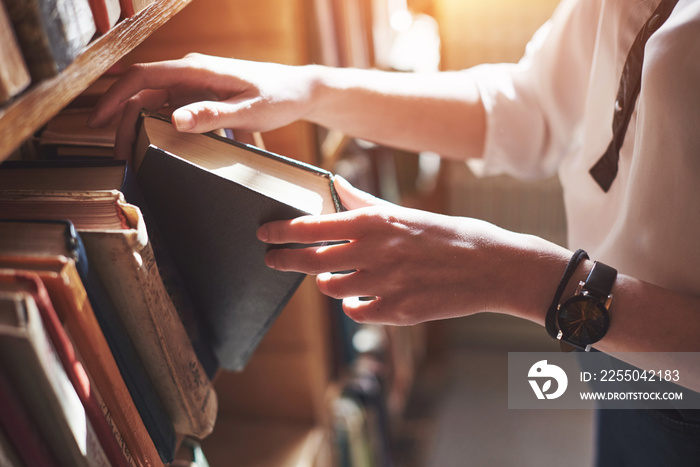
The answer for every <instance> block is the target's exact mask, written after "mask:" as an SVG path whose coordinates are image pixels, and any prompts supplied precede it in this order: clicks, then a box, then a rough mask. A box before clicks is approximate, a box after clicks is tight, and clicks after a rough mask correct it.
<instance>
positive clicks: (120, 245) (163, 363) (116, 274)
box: [0, 190, 217, 438]
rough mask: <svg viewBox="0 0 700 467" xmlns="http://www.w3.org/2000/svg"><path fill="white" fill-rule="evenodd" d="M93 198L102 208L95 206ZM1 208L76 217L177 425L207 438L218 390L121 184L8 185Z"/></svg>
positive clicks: (180, 430) (181, 430)
mask: <svg viewBox="0 0 700 467" xmlns="http://www.w3.org/2000/svg"><path fill="white" fill-rule="evenodd" d="M109 199H111V200H112V202H111V203H108V202H107V200H109ZM92 201H98V202H99V203H97V204H95V206H97V207H99V208H100V209H99V210H96V209H95V207H94V206H93V207H90V203H91V202H92ZM115 209H116V213H115V212H114V211H115ZM0 212H2V213H3V216H4V215H6V214H7V213H9V214H7V217H11V218H17V216H31V218H35V217H37V213H40V214H41V216H43V217H45V218H54V219H60V218H68V219H70V220H71V221H72V222H73V223H74V224H75V226H76V228H77V229H78V231H79V233H80V235H81V237H82V240H83V243H84V245H85V247H86V250H87V253H88V260H89V262H90V264H91V266H92V267H94V268H95V269H96V271H97V273H98V275H99V276H100V278H101V279H102V282H103V283H104V285H105V287H106V289H107V292H108V294H109V297H110V298H111V300H112V302H113V303H114V306H115V309H116V310H117V311H118V313H119V316H120V318H121V319H122V321H123V322H124V324H125V327H126V328H127V331H128V333H129V335H130V337H131V339H132V341H133V343H134V346H135V348H136V349H137V351H138V353H139V355H140V356H141V360H142V362H143V364H144V367H145V368H146V371H147V372H148V374H149V376H150V377H151V380H152V382H153V385H154V387H155V388H156V391H157V393H158V395H159V397H160V399H161V401H162V402H163V405H164V406H165V408H166V410H167V412H168V414H169V415H170V418H171V421H172V422H173V424H174V426H175V429H176V432H178V433H181V434H188V435H192V436H195V437H200V438H201V437H204V436H206V435H207V434H208V433H210V432H211V430H212V429H213V426H214V421H215V419H216V411H217V400H216V394H215V393H214V391H213V388H212V385H211V381H210V380H209V379H208V378H207V375H206V373H205V371H204V369H203V368H202V366H201V363H200V362H199V360H198V358H197V356H196V354H195V352H194V349H193V347H192V344H191V342H190V341H189V338H188V336H187V332H186V331H185V329H184V326H183V324H182V321H181V320H180V318H179V316H178V314H177V311H176V310H175V308H174V305H173V303H172V301H171V299H170V297H169V296H168V294H167V292H166V290H165V287H164V285H163V282H162V279H161V277H160V274H159V271H158V268H157V267H156V266H155V259H154V256H153V253H152V249H151V247H150V243H149V241H148V235H147V233H146V230H145V224H144V222H143V219H142V217H141V213H140V211H139V209H138V208H137V207H135V206H132V205H128V204H126V203H125V202H124V200H123V197H122V194H121V193H120V192H117V191H107V192H100V191H94V192H74V193H71V192H47V191H37V192H34V193H32V192H28V191H26V190H25V191H12V190H7V191H2V192H0ZM81 286H82V284H81ZM83 293H84V292H83ZM68 295H69V296H68V298H69V299H71V298H72V296H71V295H70V294H68ZM79 305H80V306H81V307H84V306H85V304H84V303H83V301H81V302H80V303H79ZM88 305H89V303H88ZM80 324H82V323H81V322H80V321H77V322H76V325H80ZM88 348H89V346H88ZM110 357H111V354H110ZM86 358H87V357H86Z"/></svg>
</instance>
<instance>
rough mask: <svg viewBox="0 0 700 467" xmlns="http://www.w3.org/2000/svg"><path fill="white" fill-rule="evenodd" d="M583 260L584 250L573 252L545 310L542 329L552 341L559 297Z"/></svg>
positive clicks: (555, 326) (586, 254)
mask: <svg viewBox="0 0 700 467" xmlns="http://www.w3.org/2000/svg"><path fill="white" fill-rule="evenodd" d="M584 259H588V253H586V252H585V251H584V250H581V249H578V250H576V251H575V252H574V254H573V255H572V256H571V259H570V260H569V262H568V264H567V265H566V269H565V270H564V274H563V275H562V277H561V280H560V281H559V286H558V287H557V290H556V291H555V292H554V298H553V300H552V304H551V305H549V309H548V310H547V314H546V315H545V318H544V327H545V329H546V330H547V334H549V335H550V337H551V338H552V339H556V338H557V333H558V329H557V323H556V315H557V307H558V306H559V302H560V301H561V296H562V294H563V293H564V289H566V285H567V284H568V283H569V280H571V276H573V275H574V271H576V268H577V267H578V265H579V263H581V261H583V260H584ZM589 277H590V274H589ZM606 297H607V295H606Z"/></svg>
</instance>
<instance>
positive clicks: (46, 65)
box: [4, 0, 72, 81]
mask: <svg viewBox="0 0 700 467" xmlns="http://www.w3.org/2000/svg"><path fill="white" fill-rule="evenodd" d="M4 1H5V5H6V6H7V12H8V14H9V16H10V20H11V21H12V24H13V25H14V28H15V33H16V34H17V39H18V41H19V45H20V48H21V49H22V54H23V55H24V59H25V61H26V63H27V67H28V68H29V73H30V75H31V77H32V79H33V80H34V81H40V80H42V79H45V78H50V77H52V76H55V75H56V74H57V73H58V72H59V71H61V70H62V69H63V68H65V67H66V66H67V65H68V64H69V63H70V61H71V60H72V58H71V57H69V55H68V54H67V52H68V46H67V43H66V41H65V37H62V35H61V34H60V32H59V29H58V28H57V27H56V26H57V25H56V24H55V22H52V21H49V22H48V23H47V24H45V23H44V19H45V18H50V15H49V16H47V15H44V14H43V12H44V11H46V10H49V11H50V10H51V9H52V7H53V8H55V6H56V0H47V1H46V2H40V0H4ZM51 43H54V44H55V45H54V47H52V46H51ZM54 52H56V53H58V55H54Z"/></svg>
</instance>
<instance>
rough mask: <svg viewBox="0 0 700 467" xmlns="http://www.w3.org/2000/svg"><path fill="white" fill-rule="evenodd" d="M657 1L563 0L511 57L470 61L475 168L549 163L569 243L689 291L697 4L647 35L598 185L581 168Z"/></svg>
mask: <svg viewBox="0 0 700 467" xmlns="http://www.w3.org/2000/svg"><path fill="white" fill-rule="evenodd" d="M659 3H660V0H564V1H563V2H562V3H561V4H560V5H559V6H558V8H557V10H556V11H555V13H554V15H553V17H552V18H551V20H550V21H549V22H547V23H546V24H545V25H544V26H543V27H542V28H540V30H539V31H538V32H537V33H536V34H535V36H534V37H533V38H532V40H531V42H530V43H529V44H528V47H527V51H526V53H525V56H524V57H523V59H522V60H521V61H520V62H519V63H518V64H497V65H492V64H489V65H481V66H478V67H476V68H474V69H472V70H469V71H468V73H470V74H471V75H473V76H474V78H475V79H476V81H477V85H478V88H479V91H480V93H481V97H482V99H483V102H484V105H485V108H486V113H487V136H486V145H485V152H484V155H483V161H480V162H481V164H482V165H481V170H482V172H483V173H484V174H495V173H501V172H505V173H509V174H511V175H514V176H517V177H519V178H525V179H527V178H538V177H544V176H548V175H551V174H553V173H554V172H555V171H558V173H559V178H560V180H561V183H562V186H563V189H564V202H565V205H566V208H567V217H568V220H567V225H568V232H569V234H568V236H569V238H568V241H569V246H570V247H571V248H572V249H575V248H583V249H585V250H587V251H588V252H589V254H590V255H591V258H592V259H600V260H602V261H604V262H606V263H608V264H610V265H611V266H614V267H616V268H617V269H618V270H619V271H620V272H621V273H624V274H629V275H632V276H634V277H637V278H639V279H642V280H645V281H648V282H651V283H655V284H657V285H661V286H664V287H666V288H669V289H672V290H676V291H679V292H688V293H694V294H700V1H695V0H679V1H678V4H677V5H676V7H675V9H674V10H673V12H672V14H671V16H670V17H669V18H668V20H667V21H666V23H664V24H663V26H661V28H660V29H659V30H658V31H657V32H656V33H654V34H653V35H652V36H651V38H650V39H649V41H648V42H647V45H646V48H645V53H644V67H643V69H642V82H641V91H640V93H639V97H638V99H637V104H636V108H635V111H634V113H633V114H632V119H631V121H630V124H629V127H628V131H627V135H626V137H625V141H624V144H623V146H622V148H621V150H620V162H619V173H618V174H617V177H616V179H615V180H614V182H613V183H612V186H611V188H610V190H609V192H608V193H605V192H604V191H603V190H602V189H601V188H600V187H599V186H598V185H597V184H596V182H595V181H594V180H593V178H592V177H591V175H590V174H589V172H588V171H589V169H590V168H591V167H592V166H593V165H594V164H595V163H596V162H597V161H598V159H599V158H600V156H601V155H602V154H603V152H604V151H605V149H606V148H607V146H608V144H609V143H610V140H611V137H612V119H613V111H614V106H615V99H616V95H617V89H618V85H619V81H620V75H621V72H622V68H623V65H624V63H625V59H626V58H627V54H628V52H629V49H630V47H631V45H632V43H633V42H634V39H635V37H636V36H637V33H638V32H639V30H640V28H641V27H642V25H643V24H644V23H645V21H646V20H647V19H648V18H649V17H650V16H651V14H652V13H653V11H654V10H655V9H656V7H657V6H658V4H659Z"/></svg>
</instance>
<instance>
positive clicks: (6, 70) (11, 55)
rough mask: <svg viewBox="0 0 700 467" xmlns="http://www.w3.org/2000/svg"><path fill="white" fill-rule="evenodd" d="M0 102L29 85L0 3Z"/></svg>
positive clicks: (26, 72) (11, 30)
mask: <svg viewBox="0 0 700 467" xmlns="http://www.w3.org/2000/svg"><path fill="white" fill-rule="evenodd" d="M0 63H2V67H0V104H3V103H4V102H6V101H7V100H8V99H10V98H11V97H14V96H16V95H17V94H19V93H20V92H22V91H23V90H24V89H26V88H27V86H29V83H30V82H31V78H30V77H29V70H28V69H27V64H26V63H25V62H24V58H23V57H22V51H21V50H20V48H19V44H18V43H17V37H16V36H15V31H14V29H13V28H12V23H10V19H9V17H8V16H7V10H6V9H5V5H3V4H2V3H0Z"/></svg>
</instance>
